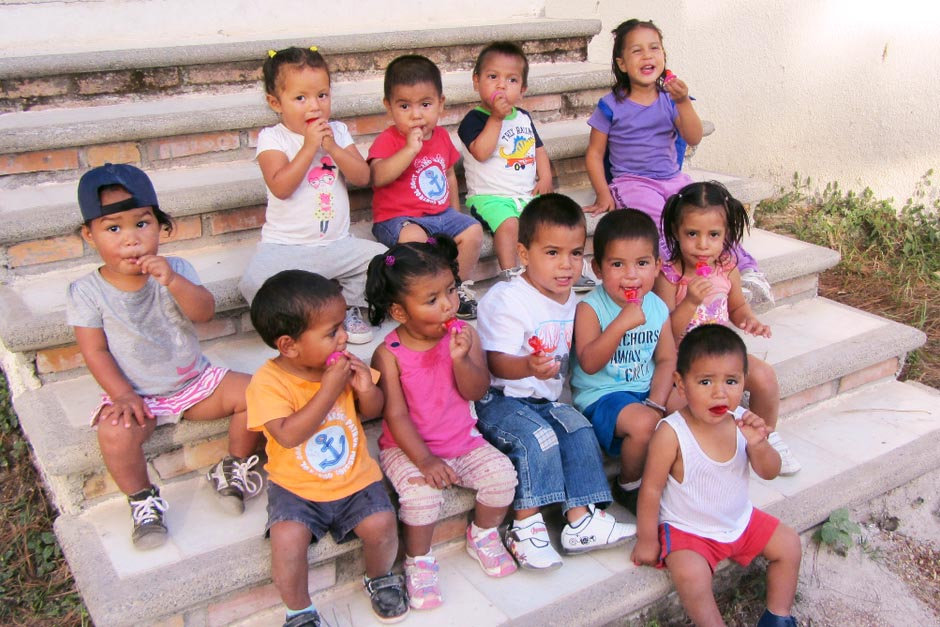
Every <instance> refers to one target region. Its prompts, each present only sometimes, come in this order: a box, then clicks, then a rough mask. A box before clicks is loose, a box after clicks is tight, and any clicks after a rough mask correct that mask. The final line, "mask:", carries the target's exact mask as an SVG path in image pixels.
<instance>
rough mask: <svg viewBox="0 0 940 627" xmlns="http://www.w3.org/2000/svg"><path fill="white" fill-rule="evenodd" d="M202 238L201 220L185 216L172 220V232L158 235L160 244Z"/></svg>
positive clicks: (197, 217) (196, 217)
mask: <svg viewBox="0 0 940 627" xmlns="http://www.w3.org/2000/svg"><path fill="white" fill-rule="evenodd" d="M197 237H202V218H200V217H199V216H186V217H183V218H173V230H172V231H171V232H170V233H167V232H166V231H163V232H162V233H160V242H161V243H165V242H178V241H180V240H187V239H196V238H197Z"/></svg>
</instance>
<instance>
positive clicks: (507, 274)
mask: <svg viewBox="0 0 940 627" xmlns="http://www.w3.org/2000/svg"><path fill="white" fill-rule="evenodd" d="M523 272H525V268H523V267H522V266H516V267H515V268H506V269H505V270H500V271H499V273H497V275H496V278H499V279H505V280H506V281H509V280H511V279H512V278H513V277H517V276H519V275H520V274H522V273H523Z"/></svg>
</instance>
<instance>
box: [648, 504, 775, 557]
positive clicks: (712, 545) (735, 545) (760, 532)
mask: <svg viewBox="0 0 940 627" xmlns="http://www.w3.org/2000/svg"><path fill="white" fill-rule="evenodd" d="M779 524H780V520H779V519H777V518H775V517H773V516H771V515H770V514H768V513H767V512H762V511H761V510H759V509H757V508H756V507H755V508H754V511H753V512H751V519H750V520H749V521H748V523H747V527H745V528H744V533H742V534H741V536H740V537H739V538H738V539H737V540H735V541H734V542H718V541H717V540H710V539H709V538H703V537H701V536H697V535H695V534H692V533H688V532H685V531H682V530H681V529H676V528H675V527H674V526H672V525H670V524H668V523H663V524H661V525H660V526H659V546H660V553H659V564H657V565H656V567H657V568H665V566H666V556H667V555H669V554H670V553H672V552H673V551H682V550H686V551H695V552H696V553H698V554H699V555H701V556H702V557H704V558H705V559H706V560H707V561H708V565H709V566H710V567H711V569H712V572H715V567H716V566H718V563H719V562H720V561H721V560H723V559H728V558H730V559H732V560H734V561H735V562H737V563H738V564H740V565H741V566H747V565H748V564H750V563H751V560H753V559H754V558H755V557H757V556H758V555H760V554H761V553H762V552H763V550H764V547H765V546H767V543H768V542H769V541H770V537H771V536H772V535H774V531H775V530H776V529H777V525H779Z"/></svg>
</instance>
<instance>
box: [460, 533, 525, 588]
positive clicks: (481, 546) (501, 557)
mask: <svg viewBox="0 0 940 627" xmlns="http://www.w3.org/2000/svg"><path fill="white" fill-rule="evenodd" d="M467 553H469V554H470V557H472V558H473V559H475V560H476V561H477V563H479V564H480V567H481V568H482V569H483V572H485V573H486V574H487V575H489V576H490V577H505V576H506V575H511V574H513V573H514V572H516V563H515V562H514V561H513V559H512V557H511V556H510V555H509V552H508V551H506V547H505V546H503V541H502V540H501V539H500V538H499V532H498V531H497V530H496V529H491V530H489V531H488V532H486V533H481V534H479V535H478V536H476V537H474V535H473V528H472V527H467Z"/></svg>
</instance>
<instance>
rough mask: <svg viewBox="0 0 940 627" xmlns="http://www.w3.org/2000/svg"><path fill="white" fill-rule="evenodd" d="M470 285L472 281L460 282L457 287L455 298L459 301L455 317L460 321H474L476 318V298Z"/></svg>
mask: <svg viewBox="0 0 940 627" xmlns="http://www.w3.org/2000/svg"><path fill="white" fill-rule="evenodd" d="M472 285H473V281H462V282H461V283H460V285H458V286H457V297H458V298H459V299H460V306H458V307H457V317H458V318H460V319H461V320H476V317H477V296H476V294H474V293H473V290H471V289H470V287H471V286H472Z"/></svg>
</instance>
